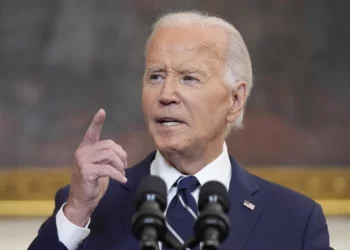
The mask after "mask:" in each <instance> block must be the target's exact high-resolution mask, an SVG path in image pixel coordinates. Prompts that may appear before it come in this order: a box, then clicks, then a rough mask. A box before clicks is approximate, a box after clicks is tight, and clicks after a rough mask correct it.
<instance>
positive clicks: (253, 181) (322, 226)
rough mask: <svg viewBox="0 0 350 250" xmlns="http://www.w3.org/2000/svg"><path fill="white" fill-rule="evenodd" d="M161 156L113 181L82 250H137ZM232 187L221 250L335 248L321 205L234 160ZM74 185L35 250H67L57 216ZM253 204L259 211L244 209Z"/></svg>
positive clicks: (58, 200) (60, 196)
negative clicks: (137, 220) (138, 200)
mask: <svg viewBox="0 0 350 250" xmlns="http://www.w3.org/2000/svg"><path fill="white" fill-rule="evenodd" d="M154 157H155V153H152V154H150V155H149V156H148V157H147V158H146V159H144V160H143V161H142V162H141V163H139V164H138V165H136V166H135V167H133V168H130V169H128V170H127V172H126V175H127V177H128V182H127V183H126V184H120V183H118V182H116V181H113V180H111V181H110V182H109V187H108V189H107V191H106V194H105V196H104V197H103V198H102V200H101V201H100V203H99V205H98V206H97V208H96V209H95V211H94V212H93V214H92V216H91V223H90V226H89V228H90V229H91V233H90V235H89V236H88V237H87V238H86V239H85V240H84V242H83V243H82V244H81V245H80V247H79V250H98V249H103V250H136V249H138V248H139V242H138V241H137V240H136V239H135V238H134V236H133V234H132V232H131V218H132V216H133V215H134V213H135V205H134V200H135V192H136V189H137V187H138V183H139V182H140V180H141V179H142V178H143V177H144V176H146V175H149V174H150V165H151V162H152V161H153V159H154ZM231 165H232V177H231V182H230V188H229V197H230V202H231V209H230V212H229V218H230V223H231V230H230V234H229V236H228V238H227V239H226V241H224V242H223V244H222V245H221V247H220V249H225V250H231V249H232V250H330V249H332V248H330V246H329V234H328V229H327V224H326V220H325V216H324V214H323V212H322V209H321V207H320V205H319V204H317V203H316V202H314V201H313V200H311V199H309V198H307V197H305V196H303V195H301V194H299V193H296V192H294V191H292V190H290V189H287V188H284V187H282V186H279V185H277V184H274V183H271V182H268V181H266V180H264V179H261V178H259V177H257V176H254V175H252V174H250V173H248V172H247V171H246V170H245V169H244V168H242V167H241V166H239V164H238V163H237V162H236V161H235V160H234V159H233V158H231ZM68 194H69V186H66V187H64V188H62V189H60V190H59V191H58V192H57V194H56V197H55V210H54V213H53V214H52V216H51V217H49V218H48V219H47V220H46V221H45V222H44V224H43V225H42V226H41V228H40V229H39V234H38V236H37V237H36V238H35V240H34V241H33V242H32V244H31V245H30V246H29V250H44V249H45V250H48V249H49V250H65V249H66V248H65V247H64V246H63V244H62V243H60V242H59V240H58V236H57V228H56V222H55V221H56V220H55V215H56V213H57V211H58V210H59V209H60V208H61V206H62V204H63V203H64V202H66V200H67V198H68ZM245 200H247V201H249V202H251V203H252V204H254V205H255V209H254V210H250V209H249V208H247V207H245V206H244V205H243V202H244V201H245Z"/></svg>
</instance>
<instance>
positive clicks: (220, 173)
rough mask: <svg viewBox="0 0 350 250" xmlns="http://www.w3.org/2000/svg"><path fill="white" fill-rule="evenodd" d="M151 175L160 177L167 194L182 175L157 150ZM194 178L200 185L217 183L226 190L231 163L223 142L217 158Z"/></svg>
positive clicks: (229, 177)
mask: <svg viewBox="0 0 350 250" xmlns="http://www.w3.org/2000/svg"><path fill="white" fill-rule="evenodd" d="M151 175H157V176H159V177H161V178H162V179H163V180H164V181H165V183H166V186H167V190H168V192H169V190H170V188H171V187H172V186H173V184H174V183H175V181H176V180H177V179H178V178H179V177H180V176H182V175H183V174H181V173H180V172H179V171H178V170H177V169H176V168H174V167H172V166H171V165H170V164H169V163H168V162H167V161H166V160H165V158H164V157H163V156H162V155H161V153H160V152H159V150H157V152H156V156H155V158H154V160H153V162H152V164H151ZM194 176H196V177H197V179H198V181H199V183H200V184H201V185H203V184H205V183H206V182H208V181H218V182H221V183H222V184H223V185H225V187H226V188H227V190H228V188H229V184H230V179H231V162H230V158H229V155H228V151H227V146H226V143H225V142H224V145H223V150H222V153H221V154H220V155H219V157H217V158H216V159H215V160H214V161H212V162H211V163H209V164H208V165H206V166H205V167H204V168H202V169H201V170H200V171H198V172H197V173H196V174H195V175H194Z"/></svg>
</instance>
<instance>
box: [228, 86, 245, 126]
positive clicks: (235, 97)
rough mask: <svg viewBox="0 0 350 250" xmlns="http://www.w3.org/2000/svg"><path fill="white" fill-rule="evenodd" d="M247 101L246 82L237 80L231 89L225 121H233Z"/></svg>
mask: <svg viewBox="0 0 350 250" xmlns="http://www.w3.org/2000/svg"><path fill="white" fill-rule="evenodd" d="M246 101H247V83H246V82H237V83H236V87H235V88H234V89H232V90H231V101H230V109H229V112H228V114H227V119H226V120H227V122H228V123H232V122H234V121H235V120H236V119H237V118H238V117H239V115H240V114H241V112H243V109H244V106H245V104H246Z"/></svg>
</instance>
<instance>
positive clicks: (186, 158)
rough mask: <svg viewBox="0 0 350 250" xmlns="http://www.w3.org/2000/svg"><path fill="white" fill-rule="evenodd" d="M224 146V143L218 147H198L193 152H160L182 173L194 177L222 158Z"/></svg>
mask: <svg viewBox="0 0 350 250" xmlns="http://www.w3.org/2000/svg"><path fill="white" fill-rule="evenodd" d="M216 144H218V143H216ZM223 144H224V141H222V142H220V144H218V145H210V146H202V147H201V146H196V147H194V148H195V149H193V150H184V151H183V152H173V151H172V152H169V151H166V150H165V151H161V150H160V153H161V154H162V156H163V157H164V158H165V159H166V160H167V161H168V162H169V164H170V165H171V166H173V167H174V168H176V169H177V170H178V171H179V172H180V173H182V174H185V175H194V174H196V173H197V172H198V171H200V170H201V169H203V168H204V167H205V166H206V165H208V164H209V163H211V162H212V161H214V160H215V159H216V158H218V157H219V156H220V154H221V153H222V152H223Z"/></svg>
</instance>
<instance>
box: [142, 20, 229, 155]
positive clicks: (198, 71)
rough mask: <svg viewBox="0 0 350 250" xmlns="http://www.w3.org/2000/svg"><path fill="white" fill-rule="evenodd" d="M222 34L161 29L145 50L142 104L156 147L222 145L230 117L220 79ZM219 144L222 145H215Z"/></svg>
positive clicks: (180, 149)
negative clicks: (146, 50)
mask: <svg viewBox="0 0 350 250" xmlns="http://www.w3.org/2000/svg"><path fill="white" fill-rule="evenodd" d="M226 43H227V37H226V34H225V33H224V32H223V31H222V30H220V29H219V28H215V27H214V28H177V27H173V28H160V29H159V30H158V31H157V32H156V33H155V34H154V36H153V38H152V40H151V41H150V44H149V48H148V52H147V54H146V68H145V74H144V79H143V90H142V104H143V112H144V116H145V121H146V125H147V127H148V130H149V132H150V134H151V136H152V138H153V140H154V142H155V144H156V146H157V148H158V149H160V150H161V151H165V152H170V153H171V152H174V153H176V152H179V153H181V152H186V151H188V152H190V151H192V150H193V149H196V148H203V147H208V146H210V145H215V146H219V147H221V146H222V143H223V141H224V136H225V128H226V125H227V122H232V119H234V117H232V114H231V113H230V109H232V102H233V99H232V94H231V91H230V89H229V87H228V86H227V84H226V83H225V81H224V77H223V75H224V53H225V49H226ZM220 144H221V146H220Z"/></svg>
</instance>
